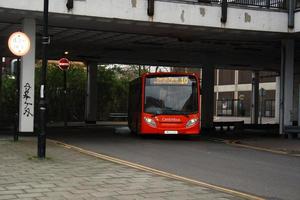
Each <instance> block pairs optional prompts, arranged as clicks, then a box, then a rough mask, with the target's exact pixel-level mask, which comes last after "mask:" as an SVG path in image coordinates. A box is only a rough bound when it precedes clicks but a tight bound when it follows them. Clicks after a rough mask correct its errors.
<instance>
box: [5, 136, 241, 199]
mask: <svg viewBox="0 0 300 200" xmlns="http://www.w3.org/2000/svg"><path fill="white" fill-rule="evenodd" d="M36 147H37V145H36V141H35V139H34V138H20V141H19V142H16V143H14V142H12V141H9V140H7V139H6V140H4V139H2V140H0V200H3V199H22V200H52V199H53V200H66V199H72V200H94V199H103V200H127V199H128V200H134V199H136V200H140V199H141V200H147V199H149V200H150V199H151V200H156V199H157V200H169V199H180V200H185V199H186V200H193V199H203V200H204V199H205V200H211V199H216V200H236V199H241V198H238V197H234V196H232V195H230V194H225V193H222V192H219V191H215V190H212V189H207V188H204V187H200V186H197V185H195V184H192V183H186V182H182V181H178V180H174V179H170V178H166V177H162V176H159V175H155V174H152V173H149V172H145V171H141V170H138V169H133V168H130V167H127V166H123V165H120V164H116V163H113V162H109V161H106V160H102V159H99V158H95V157H92V156H89V155H85V154H82V153H80V152H77V151H74V150H70V149H66V148H64V147H61V146H59V145H56V144H54V143H51V142H48V144H47V157H48V158H47V159H45V160H38V159H36V158H35V155H36Z"/></svg>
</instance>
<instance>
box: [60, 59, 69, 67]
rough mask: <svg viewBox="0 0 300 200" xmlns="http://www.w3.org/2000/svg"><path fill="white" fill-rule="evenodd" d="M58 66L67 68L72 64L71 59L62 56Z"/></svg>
mask: <svg viewBox="0 0 300 200" xmlns="http://www.w3.org/2000/svg"><path fill="white" fill-rule="evenodd" d="M58 66H59V68H60V69H61V70H67V69H68V68H69V66H70V61H69V60H68V59H67V58H61V59H60V60H59V61H58Z"/></svg>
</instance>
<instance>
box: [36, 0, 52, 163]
mask: <svg viewBox="0 0 300 200" xmlns="http://www.w3.org/2000/svg"><path fill="white" fill-rule="evenodd" d="M48 7H49V0H44V22H43V39H42V45H43V56H42V57H43V60H42V70H41V86H40V102H39V112H40V121H39V133H38V158H45V155H46V96H45V86H46V72H47V62H48V60H47V45H48V44H49V38H48Z"/></svg>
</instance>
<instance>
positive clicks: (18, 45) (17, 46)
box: [1, 31, 30, 141]
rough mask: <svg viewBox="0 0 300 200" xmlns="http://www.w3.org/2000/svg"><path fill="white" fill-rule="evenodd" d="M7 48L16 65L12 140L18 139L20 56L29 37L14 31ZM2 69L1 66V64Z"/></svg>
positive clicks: (23, 52)
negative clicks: (15, 58)
mask: <svg viewBox="0 0 300 200" xmlns="http://www.w3.org/2000/svg"><path fill="white" fill-rule="evenodd" d="M8 48H9V50H10V51H11V52H12V53H13V54H14V55H15V56H17V67H16V76H17V78H16V96H17V99H16V113H15V119H14V141H18V140H19V136H18V134H19V105H20V104H19V101H20V58H21V57H22V56H24V55H26V54H27V53H28V51H29V49H30V39H29V37H28V36H27V35H26V34H25V33H23V32H20V31H18V32H14V33H13V34H11V35H10V36H9V39H8ZM1 70H2V66H1Z"/></svg>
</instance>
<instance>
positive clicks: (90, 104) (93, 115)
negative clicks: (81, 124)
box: [85, 62, 97, 124]
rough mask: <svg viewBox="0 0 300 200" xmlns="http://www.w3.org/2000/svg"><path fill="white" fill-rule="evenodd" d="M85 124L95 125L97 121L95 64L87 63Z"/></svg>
mask: <svg viewBox="0 0 300 200" xmlns="http://www.w3.org/2000/svg"><path fill="white" fill-rule="evenodd" d="M85 105H86V107H85V122H86V123H89V124H95V123H96V121H97V63H96V62H89V63H88V66H87V89H86V104H85Z"/></svg>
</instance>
